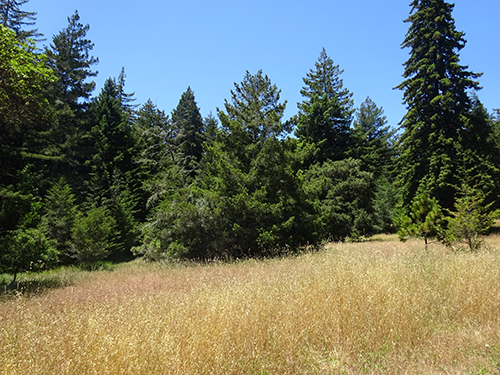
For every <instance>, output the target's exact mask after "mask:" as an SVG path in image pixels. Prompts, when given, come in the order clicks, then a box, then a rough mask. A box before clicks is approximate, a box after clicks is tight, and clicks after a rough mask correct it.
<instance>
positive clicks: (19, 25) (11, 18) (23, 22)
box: [0, 0, 42, 41]
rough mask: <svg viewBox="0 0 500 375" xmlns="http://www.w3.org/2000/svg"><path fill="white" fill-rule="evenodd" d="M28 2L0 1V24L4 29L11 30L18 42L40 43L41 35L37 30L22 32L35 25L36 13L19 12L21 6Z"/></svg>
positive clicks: (25, 0)
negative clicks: (30, 40)
mask: <svg viewBox="0 0 500 375" xmlns="http://www.w3.org/2000/svg"><path fill="white" fill-rule="evenodd" d="M28 1H29V0H1V1H0V22H1V24H2V25H3V26H4V27H7V28H9V29H11V30H13V31H14V32H15V33H16V37H17V39H18V40H21V41H25V40H26V39H34V40H36V41H41V40H42V39H40V37H41V36H42V34H40V33H39V32H38V30H37V29H31V30H24V27H25V26H33V25H34V24H35V23H36V12H27V11H24V10H21V6H23V5H24V4H26V3H27V2H28Z"/></svg>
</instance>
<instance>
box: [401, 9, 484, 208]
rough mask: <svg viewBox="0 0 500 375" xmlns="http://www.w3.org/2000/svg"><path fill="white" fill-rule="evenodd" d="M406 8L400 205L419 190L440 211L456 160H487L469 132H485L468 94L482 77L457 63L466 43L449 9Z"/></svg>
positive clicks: (453, 181) (447, 203)
mask: <svg viewBox="0 0 500 375" xmlns="http://www.w3.org/2000/svg"><path fill="white" fill-rule="evenodd" d="M411 7H412V12H411V15H410V17H409V18H408V19H407V20H406V22H408V23H410V27H409V30H408V33H407V35H406V38H405V40H404V43H403V44H402V47H403V48H409V49H410V58H409V59H408V61H406V63H405V72H404V78H405V80H404V81H403V82H402V83H401V84H400V85H399V86H398V87H397V88H399V89H401V90H403V91H404V103H405V104H406V106H407V109H408V112H407V114H406V115H405V117H404V118H403V121H402V129H403V134H402V136H401V141H400V157H399V158H398V170H399V185H400V186H401V187H402V188H403V191H402V192H403V203H404V205H405V206H408V205H409V204H410V202H411V201H412V199H413V197H414V196H415V195H416V194H417V191H418V190H419V189H424V190H427V191H428V192H429V194H430V195H431V196H434V197H436V198H437V200H438V202H439V204H440V205H441V206H442V207H444V208H448V209H451V208H452V207H453V202H454V197H455V188H454V187H453V186H456V185H457V182H458V181H457V176H456V174H455V171H456V170H457V164H458V162H459V161H460V160H462V159H463V157H464V155H465V154H468V155H476V156H477V157H478V158H479V159H482V160H485V159H487V155H486V156H485V157H483V156H482V155H481V151H480V150H481V148H482V147H483V146H484V145H483V144H481V141H479V139H478V138H476V139H474V134H483V133H488V131H487V129H480V128H481V127H482V126H484V124H479V123H476V124H474V121H473V119H471V117H470V110H471V107H472V100H471V97H470V96H469V95H468V92H469V91H470V90H478V89H479V84H478V82H477V81H476V79H477V78H478V77H480V76H481V74H477V73H473V72H470V71H468V70H467V69H468V67H466V66H462V65H460V64H459V52H460V51H461V50H462V49H463V48H464V46H465V43H466V42H465V39H464V33H462V32H458V31H456V29H455V21H454V19H453V18H452V11H453V8H454V5H452V4H449V3H447V2H445V1H444V0H414V1H413V2H412V3H411ZM481 139H482V140H483V139H484V137H481ZM468 150H472V151H473V153H472V154H470V153H468V152H467V151H468ZM476 161H477V160H476ZM476 161H474V160H471V161H470V163H474V162H476Z"/></svg>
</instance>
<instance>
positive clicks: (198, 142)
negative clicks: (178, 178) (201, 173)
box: [172, 87, 205, 176]
mask: <svg viewBox="0 0 500 375" xmlns="http://www.w3.org/2000/svg"><path fill="white" fill-rule="evenodd" d="M172 126H173V130H174V132H175V139H174V145H175V148H176V151H177V160H176V161H175V162H176V164H177V165H179V166H180V167H182V168H183V169H184V170H185V171H186V175H188V176H194V171H195V170H196V169H197V168H198V164H199V162H200V160H201V157H202V155H203V143H204V140H205V137H204V134H203V129H204V124H203V119H202V117H201V114H200V110H199V108H198V106H197V104H196V101H195V96H194V92H193V90H191V87H188V88H187V90H186V92H184V93H183V94H182V96H181V99H180V100H179V104H178V105H177V107H176V108H175V109H174V110H173V111H172Z"/></svg>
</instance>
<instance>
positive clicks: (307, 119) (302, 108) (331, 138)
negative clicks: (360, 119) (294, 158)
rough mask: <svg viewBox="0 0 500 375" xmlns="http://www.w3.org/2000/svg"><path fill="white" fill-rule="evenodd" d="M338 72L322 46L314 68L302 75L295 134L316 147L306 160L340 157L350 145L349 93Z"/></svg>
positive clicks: (340, 72) (340, 71) (350, 106)
mask: <svg viewBox="0 0 500 375" xmlns="http://www.w3.org/2000/svg"><path fill="white" fill-rule="evenodd" d="M342 73H343V71H342V70H340V69H339V66H338V65H333V60H332V59H331V58H330V57H328V56H327V54H326V51H325V49H324V48H323V50H322V51H321V55H320V57H319V60H318V62H316V69H315V70H311V71H310V73H308V74H307V75H306V78H304V79H303V80H304V83H305V84H306V86H305V87H303V88H302V90H301V91H300V93H301V94H302V96H303V97H304V98H305V100H304V101H303V102H302V103H299V105H298V107H299V114H298V115H297V117H296V118H295V121H296V123H297V129H296V132H295V134H296V136H297V137H298V138H299V140H301V141H304V142H307V143H312V144H314V145H315V146H316V147H317V149H318V150H317V153H316V154H315V156H314V157H313V158H312V159H311V160H310V161H309V163H310V164H314V163H315V162H320V163H322V162H325V161H326V160H341V159H344V158H345V157H346V153H347V151H348V149H349V147H350V142H351V129H350V127H351V121H352V114H353V112H354V110H353V109H352V106H353V102H352V99H351V97H352V94H351V93H350V92H349V91H348V90H347V89H345V88H344V84H343V81H342V79H341V78H340V75H341V74H342Z"/></svg>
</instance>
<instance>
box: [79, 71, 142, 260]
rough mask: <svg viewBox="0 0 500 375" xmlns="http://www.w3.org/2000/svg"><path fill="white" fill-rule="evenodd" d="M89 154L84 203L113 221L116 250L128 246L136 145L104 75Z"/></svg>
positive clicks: (131, 238) (116, 94)
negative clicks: (105, 212) (106, 212)
mask: <svg viewBox="0 0 500 375" xmlns="http://www.w3.org/2000/svg"><path fill="white" fill-rule="evenodd" d="M92 115H93V123H94V126H93V127H92V130H91V134H90V137H91V140H92V144H93V155H92V158H91V159H89V160H88V161H87V163H86V164H87V167H88V168H89V170H90V175H89V180H88V182H87V183H88V190H89V194H88V195H87V202H86V206H87V208H88V209H92V208H96V207H100V206H104V207H106V208H107V209H109V211H110V214H111V215H112V217H113V219H114V221H115V222H116V224H117V230H118V234H117V236H116V237H117V238H116V243H117V245H118V246H119V247H120V246H121V247H120V248H119V249H118V250H120V251H122V250H123V249H125V250H126V251H128V250H130V248H131V247H132V245H133V244H134V241H135V229H136V225H137V223H136V220H135V214H136V207H137V200H138V197H137V195H138V194H139V192H138V190H139V189H140V184H141V182H140V181H139V180H138V179H137V178H136V172H137V168H136V165H135V163H134V157H135V155H134V150H135V149H136V147H135V146H136V145H135V139H134V137H133V133H132V128H131V127H130V126H129V125H128V122H127V114H126V113H125V110H124V108H123V107H122V104H121V101H120V96H119V91H118V86H117V84H116V81H115V80H113V79H111V78H108V79H107V80H106V82H105V84H104V87H103V89H102V91H101V93H100V94H99V96H98V98H97V100H96V102H95V103H94V104H93V107H92Z"/></svg>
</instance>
